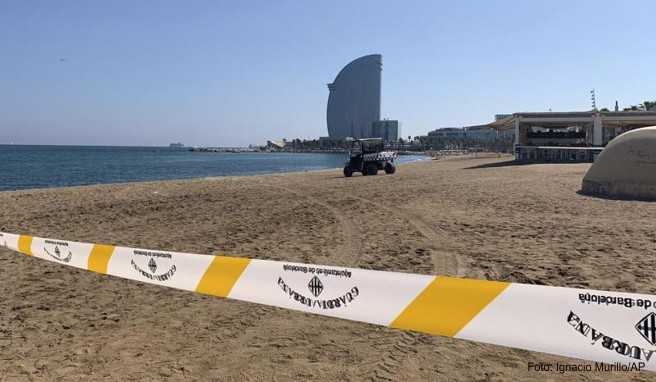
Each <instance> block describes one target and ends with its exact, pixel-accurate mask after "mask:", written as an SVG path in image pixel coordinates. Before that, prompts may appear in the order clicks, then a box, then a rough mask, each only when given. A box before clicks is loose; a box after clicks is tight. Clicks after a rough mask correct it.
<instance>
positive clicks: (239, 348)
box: [0, 157, 656, 381]
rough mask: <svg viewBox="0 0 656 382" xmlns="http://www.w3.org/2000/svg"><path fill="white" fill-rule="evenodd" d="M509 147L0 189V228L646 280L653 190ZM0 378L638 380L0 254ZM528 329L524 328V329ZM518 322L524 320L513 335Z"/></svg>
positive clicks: (559, 276) (276, 253) (643, 287)
mask: <svg viewBox="0 0 656 382" xmlns="http://www.w3.org/2000/svg"><path fill="white" fill-rule="evenodd" d="M509 160H510V157H502V158H496V157H490V158H461V159H449V160H441V161H425V162H416V163H411V164H405V165H402V166H400V167H399V170H398V172H397V173H396V174H395V175H392V176H385V175H379V176H375V177H362V176H359V175H356V176H354V177H353V178H349V179H346V178H344V177H343V176H342V174H341V171H337V170H331V171H320V172H309V173H294V174H281V175H267V176H252V177H225V178H213V179H199V180H189V181H168V182H152V183H132V184H119V185H102V186H90V187H74V188H60V189H46V190H34V191H16V192H2V193H0V229H1V230H3V231H6V232H15V233H24V234H32V235H37V236H42V237H52V238H61V239H66V240H76V241H84V242H97V243H110V244H120V245H125V246H131V247H141V248H156V249H164V250H172V251H182V252H194V253H206V254H225V255H230V256H243V257H249V258H257V259H271V260H287V261H294V262H306V263H315V264H328V265H335V266H349V267H358V268H366V269H377V270H390V271H401V272H413V273H422V274H442V275H453V276H462V277H469V278H483V279H491V280H504V281H512V282H520V283H528V284H542V285H553V286H568V287H585V288H595V289H602V290H615V291H624V292H640V293H647V294H656V279H655V278H654V277H653V274H652V269H653V268H652V265H653V264H654V263H655V262H656V222H655V221H654V216H656V203H649V202H634V201H616V200H606V199H600V198H594V197H589V196H585V195H581V194H579V193H578V192H577V191H579V190H580V187H581V179H582V177H583V175H584V173H585V171H586V170H587V169H588V167H589V164H535V165H521V166H517V165H509V164H508V163H509V162H508V161H509ZM0 289H1V290H2V291H3V293H2V296H3V303H2V304H0V381H5V380H6V381H23V380H25V381H31V380H90V379H92V380H108V381H115V380H128V381H137V380H139V381H142V380H146V381H148V380H175V381H177V380H190V381H191V380H217V381H223V380H226V381H241V380H246V381H259V380H275V381H288V380H312V381H334V380H344V381H351V380H352V381H359V380H435V381H450V380H474V381H497V380H533V379H536V378H541V379H547V380H582V381H583V380H585V381H597V380H598V381H602V380H604V381H605V380H654V379H656V374H654V373H642V374H640V373H611V374H609V373H594V372H593V373H580V374H577V373H568V374H565V375H560V374H557V373H546V372H545V373H538V372H535V371H529V370H528V367H527V365H528V363H529V362H533V363H539V362H553V363H555V362H561V363H567V362H569V363H581V362H582V361H579V360H573V359H567V358H562V357H555V356H550V355H546V354H541V353H534V352H528V351H523V350H514V349H509V348H504V347H499V346H493V345H485V344H479V343H473V342H467V341H462V340H455V339H448V338H441V337H432V336H428V335H422V334H416V333H410V332H402V331H398V330H392V329H387V328H383V327H377V326H374V325H367V324H361V323H354V322H349V321H344V320H339V319H332V318H327V317H320V316H315V315H309V314H304V313H298V312H293V311H287V310H283V309H278V308H270V307H264V306H259V305H253V304H247V303H242V302H238V301H228V300H223V299H218V298H213V297H207V296H202V295H198V294H193V293H189V292H183V291H177V290H173V289H167V288H161V287H157V286H152V285H147V284H142V283H138V282H133V281H127V280H122V279H118V278H115V277H111V276H104V275H98V274H94V273H90V272H86V271H79V270H76V269H73V268H70V267H63V266H60V265H57V264H53V263H49V262H46V261H43V260H39V259H35V258H30V257H26V256H21V255H18V254H15V253H13V252H10V251H7V250H4V249H3V250H0ZM536 330H539V328H536ZM527 335H530V333H527Z"/></svg>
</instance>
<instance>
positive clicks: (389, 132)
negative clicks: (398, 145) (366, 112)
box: [371, 119, 399, 142]
mask: <svg viewBox="0 0 656 382" xmlns="http://www.w3.org/2000/svg"><path fill="white" fill-rule="evenodd" d="M371 137H372V138H383V140H384V141H385V142H395V141H397V140H398V139H399V121H396V120H391V119H383V120H381V121H374V122H373V123H372V129H371Z"/></svg>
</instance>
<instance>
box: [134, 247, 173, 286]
mask: <svg viewBox="0 0 656 382" xmlns="http://www.w3.org/2000/svg"><path fill="white" fill-rule="evenodd" d="M135 260H136V261H135ZM130 264H132V268H134V270H135V271H137V273H139V274H140V275H141V276H143V277H145V278H147V279H149V280H155V281H161V282H164V281H168V280H170V279H171V278H173V275H174V274H175V271H176V270H177V267H176V266H175V264H174V263H173V257H172V256H171V254H170V253H165V252H151V251H140V250H137V249H135V250H133V251H132V259H131V260H130ZM139 264H141V265H139ZM162 270H163V271H162ZM158 271H159V272H158Z"/></svg>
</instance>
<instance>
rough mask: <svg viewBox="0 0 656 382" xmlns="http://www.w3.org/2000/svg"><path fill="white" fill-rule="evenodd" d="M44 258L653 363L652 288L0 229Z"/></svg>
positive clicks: (620, 363)
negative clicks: (186, 249)
mask: <svg viewBox="0 0 656 382" xmlns="http://www.w3.org/2000/svg"><path fill="white" fill-rule="evenodd" d="M0 245H4V246H5V247H7V248H9V249H11V250H14V251H17V252H20V253H23V254H25V255H28V256H34V257H38V258H41V259H44V260H48V261H53V262H57V263H61V264H64V265H69V266H73V267H76V268H81V269H87V270H90V271H94V272H98V273H103V274H108V275H113V276H118V277H123V278H127V279H131V280H136V281H141V282H146V283H151V284H157V285H161V286H165V287H171V288H178V289H184V290H188V291H192V292H198V293H204V294H208V295H213V296H218V297H226V298H231V299H236V300H242V301H248V302H253V303H258V304H264V305H270V306H276V307H281V308H287V309H293V310H298V311H302V312H306V313H314V314H320V315H324V316H331V317H338V318H343V319H348V320H354V321H361V322H366V323H371V324H377V325H383V326H388V327H391V328H397V329H403V330H411V331H416V332H422V333H428V334H432V335H438V336H448V337H455V338H460V339H466V340H471V341H477V342H485V343H490V344H495V345H502V346H509V347H514V348H519V349H525V350H532V351H539V352H545V353H551V354H556V355H561V356H568V357H575V358H581V359H586V360H590V361H601V362H606V363H610V364H615V365H616V366H617V367H622V368H623V369H625V370H626V368H629V370H635V369H637V368H638V369H647V370H656V355H655V352H656V296H652V295H645V294H632V293H621V292H604V291H597V290H587V289H573V288H560V287H548V286H538V285H526V284H516V283H508V282H497V281H482V280H471V279H462V278H454V277H442V276H427V275H418V274H408V273H398V272H383V271H372V270H363V269H355V268H342V267H334V266H322V265H312V264H299V263H288V262H278V261H268V260H251V259H245V258H238V257H225V256H208V255H198V254H190V253H179V252H169V251H158V250H148V249H136V248H127V247H118V246H111V245H100V244H90V243H78V242H73V241H65V240H53V239H45V238H39V237H31V236H25V235H15V234H9V233H2V232H0Z"/></svg>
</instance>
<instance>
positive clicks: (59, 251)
mask: <svg viewBox="0 0 656 382" xmlns="http://www.w3.org/2000/svg"><path fill="white" fill-rule="evenodd" d="M45 243H46V246H45V247H43V251H44V252H45V253H46V254H47V255H48V256H50V257H52V258H53V259H55V260H57V261H61V262H62V263H69V262H70V261H71V259H72V258H73V252H71V250H70V249H69V248H68V243H67V242H65V241H53V240H46V241H45ZM48 247H49V248H50V250H48ZM66 252H68V254H65V253H66Z"/></svg>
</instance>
